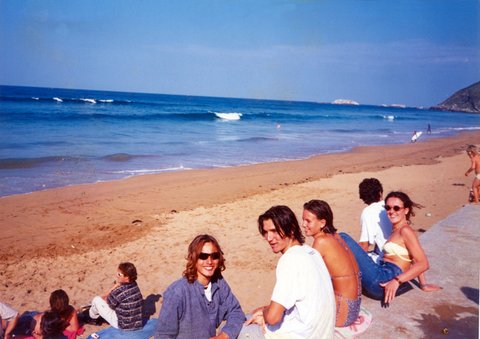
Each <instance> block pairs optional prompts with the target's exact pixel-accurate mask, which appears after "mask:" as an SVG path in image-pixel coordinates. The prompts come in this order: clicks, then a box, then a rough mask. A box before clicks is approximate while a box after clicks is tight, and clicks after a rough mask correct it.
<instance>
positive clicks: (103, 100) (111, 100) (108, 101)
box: [98, 99, 113, 103]
mask: <svg viewBox="0 0 480 339" xmlns="http://www.w3.org/2000/svg"><path fill="white" fill-rule="evenodd" d="M98 101H100V102H106V103H111V102H113V99H100V100H98Z"/></svg>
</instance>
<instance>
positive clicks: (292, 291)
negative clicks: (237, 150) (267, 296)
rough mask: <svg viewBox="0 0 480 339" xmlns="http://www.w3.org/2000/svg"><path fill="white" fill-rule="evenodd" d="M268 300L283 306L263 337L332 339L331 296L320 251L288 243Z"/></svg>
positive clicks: (332, 306) (332, 298)
mask: <svg viewBox="0 0 480 339" xmlns="http://www.w3.org/2000/svg"><path fill="white" fill-rule="evenodd" d="M276 276H277V281H276V283H275V287H274V289H273V294H272V301H275V302H276V303H279V304H280V305H282V306H283V307H285V314H284V316H283V319H282V321H281V322H280V323H279V324H277V325H275V326H269V325H267V326H266V330H267V333H266V334H265V337H266V338H289V339H294V338H312V339H313V338H315V339H317V338H333V333H334V326H335V297H334V294H333V287H332V281H331V279H330V274H329V273H328V270H327V267H326V266H325V263H324V261H323V259H322V257H321V256H320V254H319V253H318V252H317V251H316V250H314V249H313V248H311V247H310V246H308V245H303V246H298V245H297V246H292V247H290V248H289V249H288V250H287V251H286V252H285V253H284V254H283V255H282V256H281V257H280V259H279V261H278V264H277V270H276Z"/></svg>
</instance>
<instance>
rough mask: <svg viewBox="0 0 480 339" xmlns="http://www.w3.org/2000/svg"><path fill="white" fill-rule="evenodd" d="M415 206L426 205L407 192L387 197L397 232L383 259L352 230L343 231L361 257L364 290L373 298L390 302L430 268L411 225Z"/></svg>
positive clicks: (387, 246) (386, 206) (386, 244)
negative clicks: (376, 259)
mask: <svg viewBox="0 0 480 339" xmlns="http://www.w3.org/2000/svg"><path fill="white" fill-rule="evenodd" d="M413 207H417V208H420V207H422V206H421V205H419V204H416V203H414V202H413V201H412V200H411V199H410V197H409V196H408V195H407V194H405V193H403V192H390V193H389V194H388V195H387V197H386V198H385V209H386V211H387V215H388V218H389V219H390V221H391V222H392V226H393V232H392V234H391V235H390V237H389V238H388V240H387V242H386V243H385V245H384V246H383V251H384V256H383V258H382V259H381V260H380V262H379V263H375V262H373V261H372V260H371V259H370V257H369V256H368V254H367V253H366V252H365V251H364V250H363V249H362V248H361V247H360V246H359V245H358V244H357V242H356V241H354V240H353V239H352V238H351V237H350V236H349V235H348V234H346V233H340V236H341V237H342V238H343V239H344V240H345V242H346V243H347V245H348V246H349V247H350V249H351V250H352V252H353V254H354V255H355V258H356V259H357V263H358V267H359V268H360V271H361V272H362V288H363V290H364V292H365V293H366V295H367V296H369V297H371V298H373V299H377V300H382V299H383V301H384V303H386V304H388V303H390V302H391V301H392V300H393V299H394V298H395V295H396V292H397V290H398V289H399V287H400V286H401V285H402V284H404V283H406V282H407V281H409V280H412V279H414V278H415V277H417V276H419V275H420V274H421V273H423V272H425V271H426V270H428V268H429V263H428V259H427V257H426V255H425V252H424V251H423V248H422V246H421V245H420V242H419V240H418V238H417V235H416V234H415V231H414V229H413V228H412V227H411V226H410V217H411V216H414V215H415V214H414V212H413ZM405 287H407V286H406V285H405ZM402 289H403V288H402Z"/></svg>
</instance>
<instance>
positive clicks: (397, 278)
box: [393, 277, 402, 285]
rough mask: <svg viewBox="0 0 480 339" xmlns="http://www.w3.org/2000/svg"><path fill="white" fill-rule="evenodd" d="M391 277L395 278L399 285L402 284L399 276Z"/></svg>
mask: <svg viewBox="0 0 480 339" xmlns="http://www.w3.org/2000/svg"><path fill="white" fill-rule="evenodd" d="M393 279H395V280H396V281H397V282H398V284H399V285H401V284H402V282H401V281H400V278H399V277H395V278H393Z"/></svg>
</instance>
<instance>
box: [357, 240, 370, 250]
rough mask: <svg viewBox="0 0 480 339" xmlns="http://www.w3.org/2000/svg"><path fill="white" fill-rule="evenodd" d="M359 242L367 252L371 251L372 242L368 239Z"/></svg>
mask: <svg viewBox="0 0 480 339" xmlns="http://www.w3.org/2000/svg"><path fill="white" fill-rule="evenodd" d="M358 244H359V245H360V247H361V248H362V249H363V250H364V251H365V252H369V251H370V244H369V243H368V241H360V242H359V243H358Z"/></svg>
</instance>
